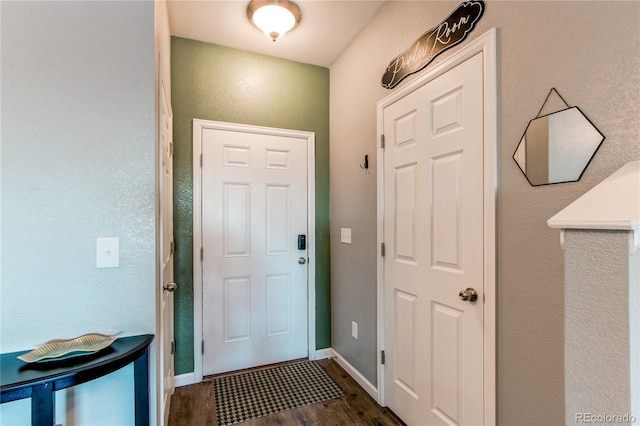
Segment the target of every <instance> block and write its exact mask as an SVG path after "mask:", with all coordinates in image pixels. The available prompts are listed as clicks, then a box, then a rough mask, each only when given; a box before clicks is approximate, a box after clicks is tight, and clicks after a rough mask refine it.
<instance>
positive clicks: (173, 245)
mask: <svg viewBox="0 0 640 426" xmlns="http://www.w3.org/2000/svg"><path fill="white" fill-rule="evenodd" d="M175 252H176V242H175V241H171V242H170V243H169V254H170V255H172V256H173V254H174V253H175Z"/></svg>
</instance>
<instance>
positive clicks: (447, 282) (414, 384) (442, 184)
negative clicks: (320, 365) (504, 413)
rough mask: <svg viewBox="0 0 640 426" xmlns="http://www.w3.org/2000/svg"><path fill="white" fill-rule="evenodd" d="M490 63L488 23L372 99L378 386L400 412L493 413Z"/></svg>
mask: <svg viewBox="0 0 640 426" xmlns="http://www.w3.org/2000/svg"><path fill="white" fill-rule="evenodd" d="M494 70H495V31H494V30H492V31H490V32H488V33H487V34H485V35H484V36H482V37H480V39H478V40H476V41H475V42H474V43H472V44H471V45H469V46H468V47H467V48H466V49H464V50H462V51H460V52H459V53H458V54H456V55H455V56H453V57H451V58H449V59H448V60H446V61H445V62H443V63H441V64H440V65H439V66H438V67H436V68H434V70H432V71H431V72H430V73H429V74H427V75H425V76H423V77H421V78H420V79H418V80H416V81H414V82H413V83H412V84H410V85H409V86H407V87H406V88H404V89H403V90H402V91H400V92H398V93H394V94H392V95H390V96H389V97H388V98H385V99H384V100H382V101H381V102H379V104H378V114H379V115H378V128H379V132H380V134H381V135H384V138H385V148H384V149H380V150H379V152H378V156H379V157H378V158H379V161H378V164H379V168H378V176H379V182H378V184H379V213H378V236H379V242H380V243H381V244H382V243H384V244H385V248H386V256H385V257H382V256H380V257H379V264H378V266H379V268H378V318H379V319H378V333H379V339H378V340H379V349H380V350H381V351H382V350H384V351H385V358H386V363H385V365H381V366H380V369H379V374H378V383H379V386H378V392H379V395H378V396H379V401H380V402H381V404H383V405H388V406H389V407H390V408H391V409H392V410H394V411H395V412H396V413H397V414H398V415H399V416H400V417H401V418H403V420H405V421H406V422H407V423H408V424H493V423H495V184H496V173H495V145H496V143H495V71H494ZM467 287H473V288H475V289H476V290H477V292H478V294H479V299H478V301H477V302H472V303H470V302H468V301H467V302H465V301H462V300H460V299H459V297H458V293H459V291H460V290H464V289H465V288H467Z"/></svg>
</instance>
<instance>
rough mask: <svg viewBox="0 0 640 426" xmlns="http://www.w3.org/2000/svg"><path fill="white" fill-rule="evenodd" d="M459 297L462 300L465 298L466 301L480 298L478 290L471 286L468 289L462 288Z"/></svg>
mask: <svg viewBox="0 0 640 426" xmlns="http://www.w3.org/2000/svg"><path fill="white" fill-rule="evenodd" d="M458 297H459V298H460V300H464V301H465V302H475V301H476V300H478V292H477V291H476V289H475V288H471V287H469V288H467V289H464V290H460V293H458Z"/></svg>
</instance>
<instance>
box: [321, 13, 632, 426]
mask: <svg viewBox="0 0 640 426" xmlns="http://www.w3.org/2000/svg"><path fill="white" fill-rule="evenodd" d="M455 5H457V2H437V1H424V2H390V3H388V4H387V5H386V6H385V7H384V8H383V9H382V10H381V11H380V12H379V13H378V15H377V16H376V17H375V18H374V19H373V20H372V22H371V23H370V25H369V26H368V27H367V28H366V29H365V30H364V31H363V32H362V33H361V34H360V36H359V37H358V38H357V39H356V40H355V41H354V42H353V43H352V44H351V45H350V46H349V48H348V49H347V50H345V52H343V54H342V55H341V56H340V58H339V59H338V60H337V61H336V62H335V63H334V64H333V66H332V67H331V179H332V182H331V183H332V185H331V234H332V239H331V241H332V247H331V274H332V338H333V341H332V347H333V348H335V349H337V350H338V352H339V353H340V354H342V355H344V356H345V358H346V359H347V360H348V361H349V362H350V363H351V364H352V365H354V366H355V367H356V368H357V369H358V370H359V371H360V372H361V373H363V374H364V375H365V376H366V377H367V379H368V380H370V381H371V382H373V383H375V382H376V364H375V359H376V358H375V357H376V353H375V351H376V335H375V328H376V305H375V301H376V275H375V266H376V255H377V250H376V244H375V240H376V238H375V235H376V227H375V213H374V212H375V211H376V176H375V170H376V164H375V153H376V143H377V141H376V102H377V101H379V100H380V99H382V98H383V97H385V96H387V95H388V94H389V93H391V92H390V91H388V90H385V89H383V88H382V87H381V86H380V78H381V76H382V74H383V72H384V69H385V67H386V65H387V64H388V62H389V61H390V60H391V59H392V58H393V57H394V56H396V55H397V54H399V53H401V52H402V51H403V50H404V49H406V48H407V47H408V46H409V45H410V44H411V43H412V42H413V41H414V40H415V39H417V38H418V37H419V36H420V35H421V34H422V33H424V32H425V31H426V30H427V29H429V28H432V27H433V26H435V25H436V24H438V23H439V22H440V21H441V20H442V19H443V18H444V17H446V16H447V15H448V14H449V13H450V12H451V11H452V10H453V9H454V7H455ZM491 27H496V28H497V29H498V159H497V163H498V180H499V183H498V194H497V208H498V210H497V232H498V241H497V245H498V249H497V250H498V262H497V263H498V270H497V272H498V274H497V275H498V276H497V280H498V282H497V285H498V288H497V307H498V312H497V321H498V337H497V338H498V341H497V345H498V348H497V349H498V352H497V356H498V360H497V362H498V420H499V422H500V423H501V424H504V425H511V424H521V425H522V424H535V425H549V424H563V423H564V379H563V377H564V352H563V347H564V291H563V253H562V251H561V249H560V244H559V237H558V231H557V230H552V229H549V228H548V227H547V225H546V221H547V219H549V218H550V217H551V216H553V215H554V214H555V213H557V212H558V211H560V210H561V209H562V208H564V207H565V206H566V205H568V204H569V203H570V202H572V201H573V200H575V199H576V198H578V197H579V196H580V195H582V194H583V193H585V192H586V191H587V190H589V189H590V188H592V187H593V186H594V185H595V184H597V183H598V182H600V181H601V180H602V179H603V178H605V177H606V176H608V175H609V174H611V173H612V172H614V171H615V170H617V169H618V168H619V167H620V166H622V165H623V164H625V163H626V162H627V161H629V160H632V159H638V158H640V148H639V147H638V140H639V138H640V103H638V100H637V99H638V95H640V72H639V71H640V38H639V37H638V35H639V34H640V3H638V2H528V1H510V2H500V1H489V2H487V8H486V12H485V15H484V16H483V18H482V20H481V21H480V23H479V26H478V27H477V28H476V29H475V30H474V32H473V33H472V34H471V35H470V37H469V38H470V39H474V38H475V37H477V36H478V35H480V34H483V33H484V32H485V31H487V30H488V29H489V28H491ZM613 28H615V31H613V30H612V29H613ZM464 44H465V43H463V45H464ZM457 49H458V48H454V49H452V50H451V51H449V52H446V53H444V54H443V55H441V56H440V57H438V59H437V60H436V62H440V61H442V60H443V59H444V58H445V57H446V56H448V55H450V54H451V53H453V52H455V51H456V50H457ZM411 79H412V78H409V79H408V80H411ZM404 84H406V83H405V82H403V83H401V86H402V85H404ZM551 87H556V88H557V89H558V90H559V91H560V93H561V94H562V96H563V97H564V98H565V99H566V100H567V102H569V103H570V104H571V105H577V106H579V107H580V108H581V109H582V110H583V111H584V113H585V114H586V115H587V117H589V118H590V119H591V120H592V121H593V122H594V123H595V125H596V126H597V127H598V128H599V129H600V131H601V132H602V133H604V135H605V136H606V138H607V139H606V140H605V142H604V144H603V146H602V147H601V148H600V150H599V151H598V153H597V155H596V156H595V158H594V160H593V161H592V163H591V165H590V166H589V168H588V169H587V171H586V172H585V174H584V176H583V177H582V179H581V181H580V182H577V183H572V184H562V185H551V186H545V187H537V188H533V187H531V186H529V184H528V182H527V180H526V179H525V178H524V176H523V175H522V174H521V172H520V171H519V169H518V167H517V165H516V164H515V162H514V161H513V159H512V158H511V156H512V154H513V152H514V151H515V148H516V146H517V143H518V141H519V140H520V138H521V136H522V133H523V132H524V130H525V128H526V126H527V123H528V122H529V120H530V119H532V118H534V117H535V115H536V114H537V112H538V110H539V109H540V106H541V104H542V102H543V101H544V99H545V97H546V95H547V93H548V91H549V90H550V89H551ZM364 154H369V157H370V159H372V160H374V161H371V162H370V163H371V164H370V165H371V168H370V170H371V172H370V173H369V174H365V173H364V172H363V171H362V170H361V169H359V168H358V164H360V163H361V162H362V157H363V156H364ZM341 227H351V228H353V244H351V245H344V244H340V242H339V241H340V239H339V232H340V228H341ZM352 320H355V321H357V322H358V323H359V326H360V330H359V331H360V338H359V339H358V340H354V339H352V338H351V334H350V326H351V321H352Z"/></svg>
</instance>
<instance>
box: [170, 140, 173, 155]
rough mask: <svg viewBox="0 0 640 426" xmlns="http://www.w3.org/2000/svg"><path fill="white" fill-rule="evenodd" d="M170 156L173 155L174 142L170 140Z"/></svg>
mask: <svg viewBox="0 0 640 426" xmlns="http://www.w3.org/2000/svg"><path fill="white" fill-rule="evenodd" d="M169 157H173V142H169Z"/></svg>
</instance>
